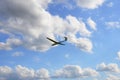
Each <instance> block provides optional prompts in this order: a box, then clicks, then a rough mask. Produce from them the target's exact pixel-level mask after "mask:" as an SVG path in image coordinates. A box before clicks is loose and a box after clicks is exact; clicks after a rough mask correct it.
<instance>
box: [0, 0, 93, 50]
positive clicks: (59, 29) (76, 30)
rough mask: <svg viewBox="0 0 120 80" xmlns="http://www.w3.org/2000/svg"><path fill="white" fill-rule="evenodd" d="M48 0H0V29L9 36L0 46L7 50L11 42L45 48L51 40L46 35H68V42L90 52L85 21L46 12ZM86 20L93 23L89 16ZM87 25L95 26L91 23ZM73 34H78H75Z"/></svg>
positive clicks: (37, 48)
mask: <svg viewBox="0 0 120 80" xmlns="http://www.w3.org/2000/svg"><path fill="white" fill-rule="evenodd" d="M51 2H52V1H51V0H40V1H39V0H29V1H27V3H26V2H24V0H19V1H16V0H1V3H0V16H2V17H0V22H1V23H0V27H1V28H0V29H1V32H5V33H7V34H8V35H9V38H8V39H6V42H0V49H1V50H2V49H4V50H11V49H13V48H15V46H23V47H25V48H27V49H30V50H34V51H46V50H48V49H50V48H51V43H50V42H49V41H48V40H47V39H46V37H51V38H53V39H56V37H55V36H61V37H64V36H68V38H69V41H68V42H69V43H73V44H74V45H76V46H77V47H79V48H80V49H81V50H83V51H86V52H91V51H92V48H93V46H92V41H91V40H89V37H90V36H91V32H90V31H89V30H88V29H87V27H86V24H85V23H84V22H83V21H82V20H80V19H77V18H76V17H74V16H71V15H67V16H66V17H65V18H61V17H60V16H58V15H52V14H50V13H49V12H48V11H46V8H47V7H48V4H50V3H51ZM90 23H91V24H94V22H93V21H92V20H91V22H90ZM91 26H92V28H93V27H94V29H95V26H94V25H91ZM11 34H12V36H11ZM77 34H79V35H80V36H81V37H77ZM69 36H75V37H72V38H70V37H69ZM83 37H84V38H83ZM73 40H75V41H73ZM14 41H15V43H14Z"/></svg>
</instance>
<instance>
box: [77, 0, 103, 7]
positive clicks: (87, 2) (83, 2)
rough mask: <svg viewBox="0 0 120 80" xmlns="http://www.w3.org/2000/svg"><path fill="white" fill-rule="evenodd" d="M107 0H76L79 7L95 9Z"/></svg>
mask: <svg viewBox="0 0 120 80" xmlns="http://www.w3.org/2000/svg"><path fill="white" fill-rule="evenodd" d="M104 1H105V0H75V2H76V4H77V6H78V7H81V8H86V9H95V8H98V7H99V6H101V5H102V4H103V3H104Z"/></svg>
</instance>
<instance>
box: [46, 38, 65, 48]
mask: <svg viewBox="0 0 120 80" xmlns="http://www.w3.org/2000/svg"><path fill="white" fill-rule="evenodd" d="M64 38H65V40H63V41H55V40H53V39H50V38H48V37H47V39H48V40H50V41H52V42H53V44H52V46H55V45H65V44H63V42H65V41H67V37H64Z"/></svg>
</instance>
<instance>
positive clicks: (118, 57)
mask: <svg viewBox="0 0 120 80" xmlns="http://www.w3.org/2000/svg"><path fill="white" fill-rule="evenodd" d="M116 59H118V60H120V51H118V52H117V58H116Z"/></svg>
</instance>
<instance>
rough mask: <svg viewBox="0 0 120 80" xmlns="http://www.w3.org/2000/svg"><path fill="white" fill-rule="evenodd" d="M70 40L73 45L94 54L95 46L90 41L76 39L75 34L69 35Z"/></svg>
mask: <svg viewBox="0 0 120 80" xmlns="http://www.w3.org/2000/svg"><path fill="white" fill-rule="evenodd" d="M68 38H69V41H70V42H71V43H73V44H75V46H77V47H78V48H80V49H81V50H82V51H85V52H90V53H91V52H92V48H93V45H92V41H90V39H88V38H76V36H74V35H73V34H69V35H68Z"/></svg>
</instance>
